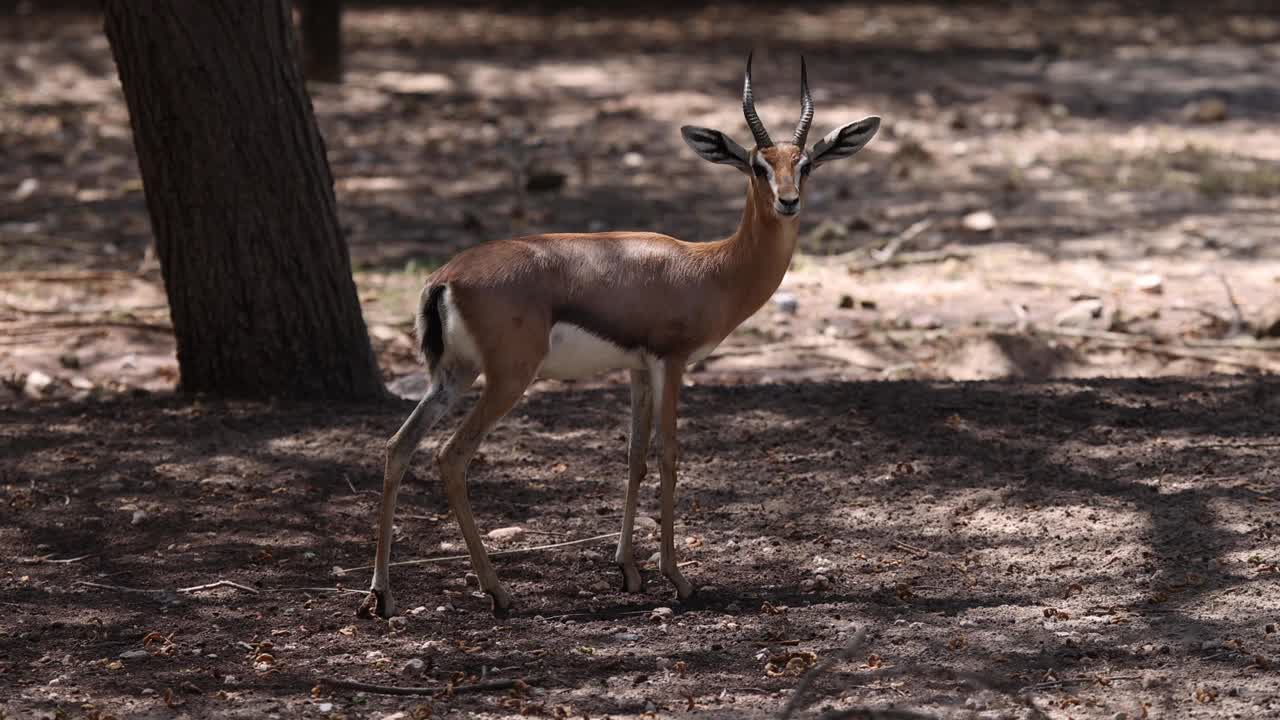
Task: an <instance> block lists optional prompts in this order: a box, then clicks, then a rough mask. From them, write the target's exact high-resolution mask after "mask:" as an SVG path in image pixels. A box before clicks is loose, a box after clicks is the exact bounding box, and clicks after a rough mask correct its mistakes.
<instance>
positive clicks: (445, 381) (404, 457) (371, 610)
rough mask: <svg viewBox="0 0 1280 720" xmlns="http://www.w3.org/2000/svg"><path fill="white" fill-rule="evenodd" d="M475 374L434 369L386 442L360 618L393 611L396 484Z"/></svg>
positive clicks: (448, 369) (469, 384) (454, 369)
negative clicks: (375, 537) (366, 591)
mask: <svg viewBox="0 0 1280 720" xmlns="http://www.w3.org/2000/svg"><path fill="white" fill-rule="evenodd" d="M476 374H477V373H475V372H473V371H470V370H462V369H458V368H441V369H439V370H437V371H436V373H435V377H433V378H432V381H431V387H430V388H429V389H428V390H427V394H426V395H424V396H423V398H422V400H421V401H419V402H418V406H417V407H416V408H414V409H413V413H412V414H411V415H409V418H408V419H407V420H405V421H404V424H403V425H401V426H400V429H399V430H398V431H396V434H395V435H393V436H391V439H390V440H388V441H387V460H386V466H385V468H384V469H383V474H382V510H381V512H380V513H379V514H378V549H377V552H376V555H375V557H374V563H373V582H372V583H371V584H370V586H369V595H368V597H366V598H365V601H364V602H363V603H362V604H361V605H360V609H359V610H358V612H357V614H359V615H360V616H361V617H372V616H373V615H374V614H375V613H376V614H377V615H378V616H379V617H384V618H387V617H391V616H392V615H394V614H395V612H396V605H395V601H394V600H393V599H392V597H391V578H390V575H389V573H390V560H391V541H392V525H393V521H394V519H395V511H396V497H397V496H398V495H399V492H400V482H401V481H402V480H403V479H404V473H405V471H406V470H408V469H409V461H410V459H412V458H413V453H414V451H416V450H417V449H418V445H419V444H420V443H421V442H422V438H423V437H425V436H426V434H427V432H428V431H430V430H431V427H432V426H433V425H435V424H436V423H437V422H439V421H440V418H442V417H444V414H445V413H447V412H448V411H449V408H451V407H453V405H454V404H455V403H456V402H457V401H458V398H459V397H460V396H461V395H462V394H463V393H465V392H466V391H467V388H469V387H471V383H472V382H474V381H475V379H476Z"/></svg>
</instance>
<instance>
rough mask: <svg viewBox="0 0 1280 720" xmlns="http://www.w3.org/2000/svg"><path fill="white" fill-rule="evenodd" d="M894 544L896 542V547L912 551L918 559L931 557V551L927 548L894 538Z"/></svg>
mask: <svg viewBox="0 0 1280 720" xmlns="http://www.w3.org/2000/svg"><path fill="white" fill-rule="evenodd" d="M893 544H894V547H898V548H901V549H903V550H906V551H907V552H909V553H911V554H912V555H914V556H915V557H916V559H917V560H923V559H925V558H927V557H929V551H928V550H925V549H924V548H918V547H916V546H915V545H908V544H906V543H904V542H902V541H901V540H894V541H893Z"/></svg>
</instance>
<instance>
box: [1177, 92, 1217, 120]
mask: <svg viewBox="0 0 1280 720" xmlns="http://www.w3.org/2000/svg"><path fill="white" fill-rule="evenodd" d="M1182 116H1183V117H1185V118H1186V119H1187V120H1189V121H1191V122H1197V123H1219V122H1222V121H1224V120H1226V119H1227V103H1226V102H1225V101H1224V100H1222V98H1204V99H1202V100H1195V101H1192V102H1190V103H1188V104H1187V105H1186V106H1185V107H1183V108H1182Z"/></svg>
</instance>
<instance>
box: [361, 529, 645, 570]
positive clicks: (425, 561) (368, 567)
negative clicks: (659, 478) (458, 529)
mask: <svg viewBox="0 0 1280 720" xmlns="http://www.w3.org/2000/svg"><path fill="white" fill-rule="evenodd" d="M621 534H622V533H620V532H611V533H605V534H604V535H596V536H595V537H589V538H582V539H581V540H568V541H566V542H558V543H551V544H550V545H534V546H533V547H523V548H512V549H510V550H498V551H497V552H491V553H489V557H497V556H499V555H518V554H520V553H527V552H534V551H537V550H552V549H555V548H562V547H569V546H570V545H585V544H587V543H593V542H599V541H601V540H608V539H610V538H616V537H618V536H619V535H621ZM470 559H471V556H470V555H445V556H443V557H433V558H421V559H419V560H401V561H400V562H393V563H390V565H388V567H401V566H403V565H426V564H429V563H439V562H451V561H454V560H470ZM372 569H373V566H372V565H361V566H360V567H352V568H338V569H337V570H336V571H335V574H336V575H339V576H341V575H346V574H347V573H351V572H355V571H357V570H372Z"/></svg>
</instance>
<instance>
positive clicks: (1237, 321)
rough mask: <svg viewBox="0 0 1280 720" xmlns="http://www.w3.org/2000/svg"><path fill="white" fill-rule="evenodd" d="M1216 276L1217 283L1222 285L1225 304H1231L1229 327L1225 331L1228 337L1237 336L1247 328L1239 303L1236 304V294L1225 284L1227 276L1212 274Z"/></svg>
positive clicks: (1229, 285)
mask: <svg viewBox="0 0 1280 720" xmlns="http://www.w3.org/2000/svg"><path fill="white" fill-rule="evenodd" d="M1214 274H1215V275H1217V276H1218V282H1220V283H1222V289H1223V290H1225V291H1226V293H1227V302H1228V303H1230V304H1231V317H1232V320H1231V327H1230V329H1229V330H1227V334H1228V335H1237V334H1239V333H1240V332H1241V331H1243V330H1244V329H1245V327H1247V324H1246V323H1245V320H1244V313H1243V312H1241V311H1240V303H1238V302H1236V294H1235V293H1233V292H1231V284H1230V283H1228V282H1227V276H1226V275H1223V274H1222V273H1214Z"/></svg>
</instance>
